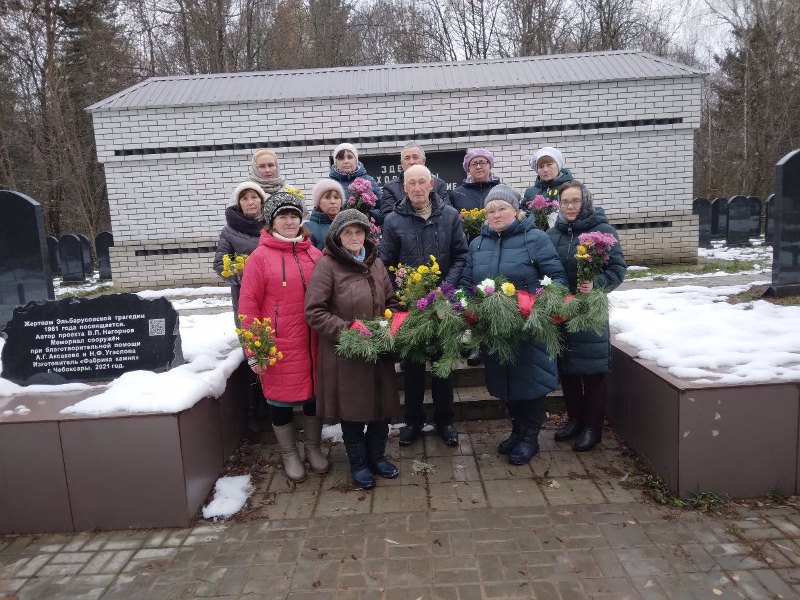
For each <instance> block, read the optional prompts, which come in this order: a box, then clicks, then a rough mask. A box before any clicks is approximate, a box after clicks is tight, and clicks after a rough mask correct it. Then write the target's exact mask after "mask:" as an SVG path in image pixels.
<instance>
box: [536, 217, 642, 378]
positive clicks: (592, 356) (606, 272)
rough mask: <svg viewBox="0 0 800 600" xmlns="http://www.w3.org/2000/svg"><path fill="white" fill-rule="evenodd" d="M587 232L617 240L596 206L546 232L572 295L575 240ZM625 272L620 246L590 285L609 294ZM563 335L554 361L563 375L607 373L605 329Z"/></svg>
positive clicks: (575, 279)
mask: <svg viewBox="0 0 800 600" xmlns="http://www.w3.org/2000/svg"><path fill="white" fill-rule="evenodd" d="M591 231H599V232H601V233H611V234H613V235H614V237H616V238H617V239H619V236H618V235H617V231H616V230H615V229H614V228H613V227H612V226H611V225H609V224H608V219H606V215H605V212H604V211H603V209H602V208H600V207H597V206H596V207H594V208H593V209H591V211H590V212H589V214H588V216H586V217H585V218H583V219H580V220H578V219H576V220H575V221H572V222H571V223H570V222H568V221H567V220H566V219H564V218H563V217H561V216H559V218H558V220H557V221H556V224H555V225H554V226H553V227H552V228H550V229H549V230H548V231H547V235H549V236H550V239H551V240H552V241H553V244H554V245H555V247H556V250H557V251H558V256H559V258H560V259H561V263H562V264H563V265H564V270H565V271H566V272H567V278H568V279H569V289H570V291H571V292H572V293H575V291H576V288H577V285H578V263H577V260H576V259H575V253H576V249H577V247H578V236H579V235H580V234H582V233H589V232H591ZM626 269H627V265H626V264H625V258H624V256H623V254H622V246H620V245H619V244H617V245H615V246H613V247H612V248H611V251H610V258H609V261H608V264H607V265H606V267H605V268H604V269H603V272H602V273H601V274H600V275H599V276H598V277H597V279H595V280H594V281H593V282H592V283H593V285H594V287H595V288H602V289H604V290H605V291H607V292H610V291H612V290H614V289H616V287H617V286H618V285H619V284H620V283H622V281H623V280H624V279H625V270H626ZM564 333H565V338H564V340H565V344H564V352H563V353H562V356H560V357H559V360H558V368H559V371H561V372H562V373H565V374H567V375H596V374H600V373H608V372H609V371H610V370H611V345H610V337H609V331H608V327H606V331H605V333H603V334H602V335H597V334H595V333H591V332H580V333H568V332H566V329H565V330H564Z"/></svg>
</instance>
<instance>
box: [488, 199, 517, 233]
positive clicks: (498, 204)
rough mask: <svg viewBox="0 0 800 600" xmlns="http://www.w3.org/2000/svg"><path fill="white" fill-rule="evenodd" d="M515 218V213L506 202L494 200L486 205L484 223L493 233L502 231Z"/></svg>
mask: <svg viewBox="0 0 800 600" xmlns="http://www.w3.org/2000/svg"><path fill="white" fill-rule="evenodd" d="M516 216H517V211H516V210H514V207H513V206H511V205H510V204H509V203H508V202H502V201H496V200H495V201H492V202H489V204H487V205H486V222H487V223H488V224H489V227H491V228H492V229H493V230H494V231H503V230H504V229H505V228H506V227H508V226H509V225H511V223H512V222H513V221H514V218H515V217H516Z"/></svg>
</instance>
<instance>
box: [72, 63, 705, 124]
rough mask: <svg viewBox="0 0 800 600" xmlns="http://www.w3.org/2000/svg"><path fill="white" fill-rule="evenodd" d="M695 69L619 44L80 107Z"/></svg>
mask: <svg viewBox="0 0 800 600" xmlns="http://www.w3.org/2000/svg"><path fill="white" fill-rule="evenodd" d="M701 75H703V72H702V71H699V70H697V69H694V68H692V67H689V66H686V65H683V64H680V63H676V62H672V61H669V60H667V59H664V58H661V57H658V56H654V55H652V54H647V53H645V52H639V51H633V50H623V51H616V52H589V53H584V54H554V55H548V56H526V57H519V58H503V59H492V60H479V61H463V62H444V63H418V64H408V65H379V66H368V67H341V68H335V69H310V70H297V71H258V72H253V73H219V74H211V75H186V76H179V77H153V78H150V79H147V80H145V81H143V82H142V83H139V84H137V85H134V86H132V87H129V88H127V89H125V90H123V91H121V92H119V93H118V94H115V95H113V96H110V97H108V98H106V99H104V100H101V101H100V102H97V103H95V104H93V105H92V106H90V107H88V108H87V110H89V111H92V112H95V111H105V110H124V109H133V108H150V107H164V106H190V105H214V104H236V103H245V102H275V101H287V100H303V99H311V98H335V97H341V96H354V97H355V96H373V95H387V94H405V93H422V92H445V91H457V90H473V89H486V88H505V87H526V86H531V85H548V84H552V85H558V84H563V83H580V82H593V81H619V80H632V79H660V78H666V77H670V78H671V77H696V76H701Z"/></svg>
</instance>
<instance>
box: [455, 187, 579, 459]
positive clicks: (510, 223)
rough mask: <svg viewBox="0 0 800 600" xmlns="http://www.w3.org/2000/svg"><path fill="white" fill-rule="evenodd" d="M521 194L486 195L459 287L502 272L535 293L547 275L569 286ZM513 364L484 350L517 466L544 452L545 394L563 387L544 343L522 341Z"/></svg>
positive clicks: (508, 450) (505, 450)
mask: <svg viewBox="0 0 800 600" xmlns="http://www.w3.org/2000/svg"><path fill="white" fill-rule="evenodd" d="M520 200H521V198H520V195H519V194H518V193H517V192H515V191H514V190H513V189H511V188H510V187H508V186H505V185H497V186H495V187H494V188H492V190H491V191H490V192H489V194H488V195H487V196H486V201H485V205H484V206H485V208H486V223H484V225H483V227H482V228H481V233H480V235H479V236H478V237H476V238H475V239H474V240H472V242H471V243H470V245H469V254H468V256H467V265H466V267H465V268H464V271H463V273H462V275H461V280H460V282H459V287H463V288H467V289H469V288H471V287H472V286H474V285H477V284H478V283H480V282H481V281H483V280H484V279H486V278H487V277H489V278H494V277H498V276H502V277H504V278H505V279H507V280H508V281H510V282H511V283H513V284H514V287H516V288H517V289H518V290H525V291H527V292H530V293H533V292H534V291H535V290H536V288H538V287H541V286H540V283H539V281H540V280H541V279H543V278H544V277H545V276H548V277H550V278H551V279H552V280H553V281H554V282H556V283H561V284H562V285H566V283H567V278H566V274H565V273H564V269H563V267H562V266H561V262H560V261H559V260H558V255H557V254H556V251H555V248H553V244H552V243H550V240H549V239H548V238H547V235H546V234H545V233H544V232H542V231H540V230H539V229H537V228H536V223H535V222H534V220H533V218H532V217H530V216H527V215H525V213H524V212H521V211H520V207H519V203H520ZM516 358H517V360H516V362H515V364H513V365H503V364H500V362H498V361H497V359H496V358H494V357H493V356H491V355H488V354H484V355H483V360H484V363H485V365H486V387H487V388H488V390H489V393H490V394H491V395H492V396H494V397H495V398H499V399H500V400H501V401H502V402H504V403H507V404H508V412H509V414H510V415H511V425H512V428H511V435H510V436H509V437H508V439H506V440H503V442H501V443H500V446H499V447H498V451H499V452H500V453H501V454H508V462H510V463H511V464H512V465H523V464H527V463H528V462H530V460H531V458H533V456H534V455H535V454H536V453H537V452H538V451H539V430H540V429H541V426H542V422H543V421H544V415H545V402H546V401H545V397H546V396H547V394H548V393H549V392H551V391H553V390H554V389H556V388H557V387H558V374H557V371H556V363H555V361H554V360H553V359H551V358H550V357H549V356H548V355H547V351H546V350H545V348H544V346H543V345H541V344H538V343H535V342H532V341H526V342H523V343H522V344H520V346H519V348H518V350H517V357H516Z"/></svg>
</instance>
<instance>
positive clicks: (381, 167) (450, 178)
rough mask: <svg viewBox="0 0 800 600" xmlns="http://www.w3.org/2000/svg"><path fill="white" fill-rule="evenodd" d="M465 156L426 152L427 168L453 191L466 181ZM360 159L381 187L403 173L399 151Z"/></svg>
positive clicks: (359, 157) (448, 151) (461, 154)
mask: <svg viewBox="0 0 800 600" xmlns="http://www.w3.org/2000/svg"><path fill="white" fill-rule="evenodd" d="M464 155H465V151H464V150H445V151H442V152H437V151H432V152H426V153H425V166H426V167H428V168H429V169H430V170H431V173H433V175H435V176H436V177H439V178H441V179H443V180H444V181H445V182H447V189H448V190H452V189H453V188H454V187H455V186H457V185H459V184H460V183H461V182H462V181H464V169H463V168H462V166H461V163H462V162H464ZM358 159H359V160H360V161H361V162H362V163H363V165H364V168H366V169H367V171H368V172H369V174H370V175H372V176H373V177H375V179H376V180H377V182H378V183H379V184H380V185H386V184H387V183H389V182H390V181H391V180H392V179H394V178H395V177H399V176H400V174H401V173H402V172H403V167H402V166H401V165H400V151H399V150H398V151H397V152H392V153H391V154H373V155H370V156H362V155H361V154H359V155H358ZM345 192H347V190H345Z"/></svg>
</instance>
